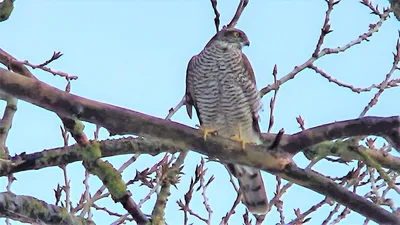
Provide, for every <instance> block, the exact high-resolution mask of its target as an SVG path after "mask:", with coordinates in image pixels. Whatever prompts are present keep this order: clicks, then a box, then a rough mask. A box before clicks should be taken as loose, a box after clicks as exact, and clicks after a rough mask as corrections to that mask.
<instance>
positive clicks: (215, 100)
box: [185, 28, 268, 214]
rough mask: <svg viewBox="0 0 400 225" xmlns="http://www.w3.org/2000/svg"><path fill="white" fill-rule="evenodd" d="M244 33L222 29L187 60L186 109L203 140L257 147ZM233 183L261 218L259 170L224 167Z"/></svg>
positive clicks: (263, 202)
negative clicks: (213, 136)
mask: <svg viewBox="0 0 400 225" xmlns="http://www.w3.org/2000/svg"><path fill="white" fill-rule="evenodd" d="M249 45H250V42H249V40H248V38H247V35H246V34H245V33H244V32H243V31H242V30H240V29H237V28H223V29H222V30H220V31H219V32H217V34H215V36H214V37H213V38H211V40H210V41H209V42H208V43H207V45H206V46H205V47H204V49H203V50H202V51H201V52H200V53H199V54H198V55H195V56H193V57H192V58H191V60H190V61H189V63H188V67H187V71H186V95H185V96H186V110H187V113H188V115H189V117H190V118H192V106H194V108H195V110H196V113H197V117H198V118H199V122H200V130H201V131H202V132H204V139H206V138H207V135H209V134H211V133H213V134H217V135H218V136H222V137H225V138H231V139H234V140H237V141H240V142H241V143H242V146H243V148H245V143H252V144H261V143H262V141H261V131H260V127H259V124H258V120H259V115H258V111H259V110H260V109H261V107H262V104H261V101H260V95H259V93H258V90H257V87H256V80H255V77H254V72H253V69H252V67H251V64H250V62H249V60H248V58H247V56H246V55H245V54H244V53H243V52H242V47H244V46H249ZM226 167H227V168H228V170H229V171H230V172H231V173H232V174H233V175H234V176H235V177H236V178H237V179H238V181H239V185H240V189H241V191H242V193H243V199H242V202H243V203H244V205H246V207H247V208H248V209H249V211H250V212H252V213H256V214H265V213H266V212H267V210H268V199H267V195H266V192H265V187H264V183H263V180H262V177H261V173H260V171H259V170H257V169H255V168H252V167H247V166H241V165H233V164H227V165H226Z"/></svg>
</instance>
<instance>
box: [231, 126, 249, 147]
mask: <svg viewBox="0 0 400 225" xmlns="http://www.w3.org/2000/svg"><path fill="white" fill-rule="evenodd" d="M241 133H242V129H240V126H239V127H238V129H237V132H236V135H235V136H233V138H232V139H233V140H235V141H238V142H240V143H241V144H242V149H245V147H246V141H244V140H243V139H242V135H241Z"/></svg>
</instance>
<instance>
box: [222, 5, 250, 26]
mask: <svg viewBox="0 0 400 225" xmlns="http://www.w3.org/2000/svg"><path fill="white" fill-rule="evenodd" d="M248 3H249V0H240V2H239V5H238V7H237V9H236V13H235V15H234V16H233V18H232V20H231V22H229V24H228V25H226V27H235V26H236V24H237V22H238V21H239V18H240V16H241V15H242V13H243V10H244V9H245V8H246V6H247V4H248Z"/></svg>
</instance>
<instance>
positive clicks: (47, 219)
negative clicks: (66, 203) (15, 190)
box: [0, 192, 94, 225]
mask: <svg viewBox="0 0 400 225" xmlns="http://www.w3.org/2000/svg"><path fill="white" fill-rule="evenodd" d="M37 212H40V213H37ZM0 217H7V218H11V219H13V220H17V221H20V222H24V223H37V222H42V223H45V224H55V223H56V224H60V225H70V224H94V223H93V221H89V220H85V219H83V218H80V217H76V216H74V215H72V214H70V213H67V212H66V211H65V208H62V207H59V206H55V205H51V204H47V203H46V202H44V201H41V200H38V199H36V198H34V197H30V196H23V195H14V194H12V193H10V192H2V193H0Z"/></svg>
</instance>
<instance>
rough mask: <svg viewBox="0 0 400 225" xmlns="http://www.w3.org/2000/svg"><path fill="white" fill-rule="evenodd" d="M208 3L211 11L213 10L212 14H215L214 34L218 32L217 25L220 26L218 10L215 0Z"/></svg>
mask: <svg viewBox="0 0 400 225" xmlns="http://www.w3.org/2000/svg"><path fill="white" fill-rule="evenodd" d="M210 1H211V5H212V7H213V10H214V14H215V18H214V24H215V30H216V32H218V31H219V24H220V21H219V16H220V14H219V12H218V9H217V0H210Z"/></svg>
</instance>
